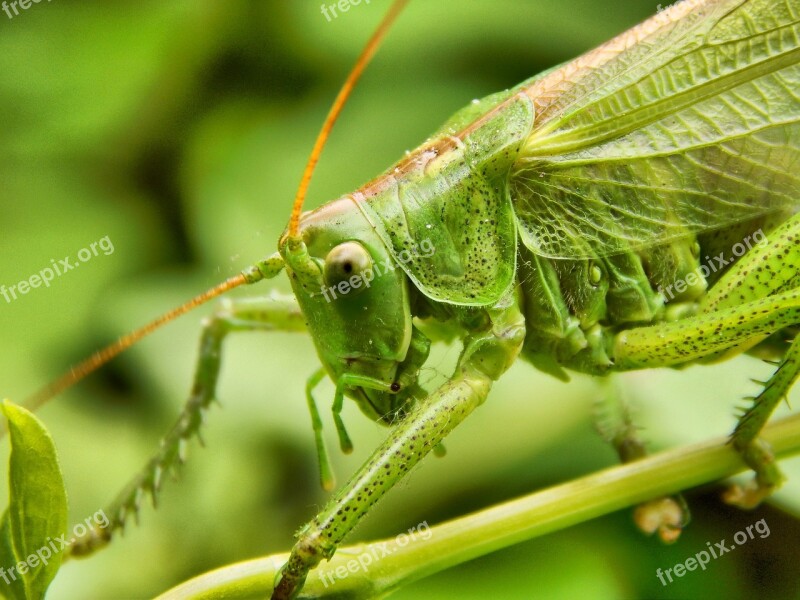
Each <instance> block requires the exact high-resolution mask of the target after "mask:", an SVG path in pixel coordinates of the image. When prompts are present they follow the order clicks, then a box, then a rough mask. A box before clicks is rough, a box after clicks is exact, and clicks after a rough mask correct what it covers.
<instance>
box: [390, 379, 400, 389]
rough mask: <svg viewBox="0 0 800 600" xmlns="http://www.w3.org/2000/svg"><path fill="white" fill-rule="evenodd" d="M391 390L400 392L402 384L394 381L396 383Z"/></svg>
mask: <svg viewBox="0 0 800 600" xmlns="http://www.w3.org/2000/svg"><path fill="white" fill-rule="evenodd" d="M391 390H392V391H393V392H399V391H400V384H399V383H397V382H396V381H395V382H394V383H393V384H392V385H391Z"/></svg>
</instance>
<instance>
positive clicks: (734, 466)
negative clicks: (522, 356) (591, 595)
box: [159, 415, 800, 600]
mask: <svg viewBox="0 0 800 600" xmlns="http://www.w3.org/2000/svg"><path fill="white" fill-rule="evenodd" d="M763 438H764V439H766V440H767V441H768V442H769V443H770V444H771V445H772V448H773V450H774V452H775V455H776V457H778V458H785V457H787V456H790V455H792V454H795V453H798V452H800V415H796V416H792V417H789V418H786V419H783V420H780V421H775V422H774V423H773V424H771V425H769V426H768V427H767V428H766V429H765V430H764V432H763ZM727 442H728V438H717V439H714V440H711V441H707V442H702V443H699V444H695V445H691V446H685V447H682V448H677V449H674V450H669V451H666V452H661V453H659V454H655V455H652V456H650V457H647V458H644V459H642V460H639V461H636V462H634V463H630V464H626V465H621V466H618V467H614V468H610V469H606V470H603V471H600V472H598V473H595V474H593V475H589V476H587V477H582V478H580V479H576V480H574V481H571V482H569V483H565V484H562V485H558V486H555V487H552V488H548V489H546V490H543V491H540V492H536V493H533V494H529V495H527V496H525V497H523V498H519V499H517V500H512V501H510V502H504V503H502V504H498V505H496V506H493V507H490V508H487V509H485V510H482V511H479V512H476V513H473V514H470V515H467V516H464V517H460V518H458V519H454V520H452V521H448V522H446V523H442V524H441V525H437V526H436V527H432V528H430V529H427V530H425V529H424V528H422V530H421V531H419V532H417V533H416V534H415V535H414V536H411V537H410V538H403V536H398V537H397V538H394V539H389V540H382V541H379V542H373V543H371V544H359V545H353V546H347V547H342V548H340V549H339V550H337V552H336V555H335V556H334V557H333V558H332V559H331V561H330V562H329V563H323V564H321V565H320V566H319V567H318V568H317V569H316V570H314V571H312V573H311V574H310V575H309V577H308V581H307V582H306V586H305V588H304V590H303V592H302V594H301V598H319V597H329V598H330V597H337V598H374V597H378V596H381V595H386V594H388V593H390V592H391V591H393V590H395V589H397V588H399V587H401V586H404V585H407V584H409V583H411V582H412V581H416V580H418V579H421V578H423V577H426V576H428V575H431V574H433V573H436V572H438V571H441V570H443V569H447V568H449V567H452V566H454V565H457V564H460V563H463V562H466V561H468V560H471V559H473V558H476V557H478V556H482V555H484V554H488V553H490V552H494V551H496V550H499V549H501V548H505V547H507V546H511V545H513V544H516V543H518V542H522V541H525V540H530V539H532V538H535V537H538V536H541V535H544V534H546V533H550V532H552V531H557V530H560V529H565V528H566V527H569V526H571V525H575V524H576V523H581V522H583V521H588V520H589V519H593V518H595V517H598V516H601V515H605V514H608V513H611V512H614V511H616V510H619V509H621V508H625V507H628V506H633V505H635V504H638V503H640V502H644V501H647V500H651V499H653V498H657V497H660V496H664V495H669V494H674V493H677V492H680V491H682V490H685V489H688V488H691V487H694V486H697V485H701V484H704V483H709V482H712V481H716V480H719V479H722V478H725V477H728V476H731V475H734V474H736V473H738V472H740V471H743V470H745V469H746V467H745V465H744V463H743V462H742V460H741V458H740V457H739V455H738V454H737V453H736V452H735V451H734V450H733V448H732V447H731V446H730V444H728V443H727ZM423 533H424V535H423ZM403 542H406V543H405V545H403ZM287 557H288V554H280V555H272V556H269V557H265V558H261V559H256V560H250V561H245V562H240V563H236V564H233V565H229V566H226V567H222V568H220V569H217V570H214V571H210V572H208V573H205V574H203V575H200V576H198V577H196V578H194V579H191V580H189V581H187V582H185V583H182V584H180V585H178V586H177V587H175V588H173V589H172V590H170V591H168V592H166V593H165V594H163V595H162V596H159V600H178V599H181V600H183V599H187V598H192V599H201V598H202V599H206V598H223V597H224V598H226V599H228V598H253V597H262V598H263V597H265V596H266V595H268V594H269V593H270V592H271V590H272V581H273V579H274V576H275V573H276V572H277V569H279V568H280V566H281V565H282V564H283V563H284V561H285V560H286V558H287ZM368 557H369V558H368ZM370 559H371V560H370ZM359 560H360V562H359ZM368 562H369V564H366V563H368ZM362 564H363V565H364V566H362Z"/></svg>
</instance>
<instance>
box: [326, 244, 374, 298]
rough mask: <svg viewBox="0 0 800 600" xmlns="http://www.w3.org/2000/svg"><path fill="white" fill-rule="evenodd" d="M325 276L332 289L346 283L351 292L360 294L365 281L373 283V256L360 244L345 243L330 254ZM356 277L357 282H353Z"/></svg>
mask: <svg viewBox="0 0 800 600" xmlns="http://www.w3.org/2000/svg"><path fill="white" fill-rule="evenodd" d="M324 275H325V283H326V284H327V285H328V286H330V287H335V286H338V285H339V284H340V283H342V282H344V281H346V282H347V287H348V291H349V292H351V293H356V292H360V291H361V290H363V289H364V287H365V286H363V285H362V284H363V283H364V282H365V280H368V281H372V277H373V273H372V256H371V255H370V253H369V252H368V251H367V249H366V248H364V246H362V245H361V244H359V243H358V242H344V243H343V244H339V245H338V246H336V247H335V248H334V249H333V250H331V251H330V252H328V256H326V257H325V269H324ZM354 276H355V277H356V280H353V277H354ZM354 281H356V284H355V285H354V284H353V282H354Z"/></svg>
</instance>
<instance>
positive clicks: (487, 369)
mask: <svg viewBox="0 0 800 600" xmlns="http://www.w3.org/2000/svg"><path fill="white" fill-rule="evenodd" d="M487 312H489V314H490V317H491V320H492V323H491V327H490V328H489V329H488V330H485V331H481V332H476V333H474V334H471V335H470V336H468V337H467V338H466V340H465V344H464V350H463V352H462V354H461V357H460V358H459V362H458V366H457V367H456V370H455V373H454V374H453V376H452V377H451V378H450V379H449V380H448V381H447V382H445V383H444V384H443V385H442V386H441V387H439V388H438V389H437V390H436V391H435V392H433V393H432V394H431V395H430V396H428V397H427V398H424V399H421V400H419V401H418V402H417V404H416V406H415V408H414V409H413V410H412V411H411V412H410V413H409V414H408V415H407V416H406V417H405V418H404V419H403V420H402V421H400V422H399V423H398V424H397V425H395V426H394V427H393V428H392V430H391V432H390V434H389V436H388V438H387V439H386V441H385V442H384V443H383V444H381V446H380V447H379V448H378V449H377V450H376V451H375V452H374V453H373V455H372V457H371V458H370V459H369V460H367V462H366V463H365V464H364V465H363V466H362V467H361V468H360V469H359V470H358V472H356V474H355V475H354V476H353V477H352V478H351V480H350V481H349V482H348V483H347V484H346V485H345V486H344V487H343V488H342V489H341V490H340V491H339V492H338V493H337V494H336V495H335V496H334V497H333V498H332V499H331V501H330V502H329V503H328V505H327V506H326V507H325V508H324V509H323V510H322V511H321V512H320V513H319V514H318V515H317V516H316V517H315V518H314V519H313V520H312V521H311V522H310V523H308V524H307V525H306V526H305V527H303V529H302V530H301V531H300V532H299V533H298V541H297V543H296V544H295V545H294V548H292V553H291V556H290V557H289V560H288V561H287V563H286V564H285V565H284V566H283V567H282V568H281V571H280V573H279V574H278V577H277V578H276V582H275V590H274V592H273V595H272V598H273V599H274V600H278V599H287V598H293V597H295V596H296V594H297V593H299V591H300V589H301V588H302V586H303V583H304V581H305V578H306V575H307V574H308V571H309V570H311V569H312V568H314V567H315V566H316V565H317V564H319V562H320V561H321V560H322V559H323V558H326V559H329V558H330V557H331V556H333V554H334V552H335V551H336V547H337V546H338V545H339V543H340V542H341V541H342V540H343V539H344V537H345V536H346V535H347V534H348V533H349V532H350V530H352V529H353V527H355V526H356V525H357V524H358V522H359V521H360V520H361V518H362V517H363V516H364V515H365V514H366V513H367V512H368V511H369V509H370V508H371V507H372V505H373V504H375V503H376V502H377V501H378V500H379V499H380V498H381V497H382V496H383V495H384V494H385V493H386V492H387V491H388V490H390V489H391V488H392V487H393V486H394V485H395V484H396V483H397V482H398V481H399V480H400V479H401V478H402V477H403V476H405V474H406V473H407V472H408V471H410V470H411V469H412V468H413V467H414V466H415V465H416V464H417V463H418V462H419V461H420V460H421V459H422V458H423V457H425V456H426V455H427V454H428V453H429V452H430V451H431V450H433V449H434V448H435V447H436V446H438V444H439V443H440V442H441V441H442V439H444V437H445V436H447V435H448V434H449V433H450V432H451V431H452V430H453V429H454V428H455V427H456V426H457V425H458V424H459V423H461V422H462V421H463V420H464V419H465V418H466V417H467V415H469V414H470V413H471V412H472V411H473V410H474V409H475V408H476V407H478V406H480V405H481V404H482V403H483V401H484V400H485V399H486V396H487V394H488V393H489V389H490V388H491V385H492V381H494V380H496V379H497V378H499V377H500V375H502V374H503V373H504V372H505V371H506V370H507V369H508V367H509V366H511V364H512V363H513V362H514V360H515V359H516V356H517V355H518V353H519V351H520V348H521V347H522V342H523V339H524V337H525V323H524V319H523V317H522V315H521V314H520V312H519V309H518V307H517V305H516V304H515V301H514V300H513V297H511V296H508V297H506V298H504V299H503V300H502V301H501V302H500V303H498V305H496V306H495V307H493V308H492V309H490V310H489V311H487Z"/></svg>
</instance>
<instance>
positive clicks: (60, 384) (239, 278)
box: [0, 0, 409, 437]
mask: <svg viewBox="0 0 800 600" xmlns="http://www.w3.org/2000/svg"><path fill="white" fill-rule="evenodd" d="M408 1H409V0H395V2H394V3H393V4H392V6H391V7H390V8H389V11H388V12H387V13H386V16H384V18H383V21H381V23H380V25H378V28H377V29H376V30H375V33H373V34H372V37H371V38H370V39H369V41H368V42H367V45H366V46H365V47H364V50H363V51H362V52H361V55H360V56H359V57H358V60H357V61H356V64H355V65H354V66H353V69H352V71H350V75H349V76H348V77H347V79H346V80H345V82H344V84H343V85H342V89H341V90H339V94H338V95H337V96H336V99H335V100H334V102H333V106H331V110H330V112H329V113H328V116H327V118H326V119H325V122H324V123H323V124H322V129H321V130H320V132H319V135H318V136H317V141H316V142H315V143H314V148H313V149H312V150H311V155H310V156H309V159H308V163H307V164H306V168H305V171H304V172H303V177H302V179H301V180H300V185H299V187H298V189H297V195H296V196H295V199H294V205H293V207H292V216H291V218H290V220H289V236H290V237H293V238H296V237H297V229H298V225H299V223H300V214H301V212H302V210H303V200H304V199H305V196H306V191H307V190H308V184H309V182H310V181H311V175H312V174H313V172H314V167H315V166H316V164H317V161H318V160H319V156H320V154H321V153H322V149H323V147H324V146H325V142H326V141H327V140H328V136H329V135H330V132H331V129H332V128H333V125H334V123H335V122H336V119H337V118H338V116H339V113H341V112H342V108H343V107H344V105H345V103H346V102H347V99H348V98H349V96H350V94H351V92H352V91H353V88H354V87H355V85H356V83H357V82H358V80H359V78H360V77H361V74H362V73H363V72H364V69H365V67H366V66H367V64H369V61H370V60H371V59H372V57H373V56H374V55H375V52H376V51H377V50H378V47H379V46H380V44H381V42H382V41H383V39H384V38H385V37H386V33H387V32H388V31H389V28H390V27H391V25H392V23H394V21H395V19H396V18H397V16H398V15H399V14H400V11H402V10H403V8H404V7H405V5H406V4H408ZM282 265H283V261H282V259H281V257H280V255H278V254H275V255H273V256H271V257H269V258H267V259H266V260H264V261H262V262H260V263H257V264H256V265H254V266H252V267H249V268H248V269H245V270H244V271H242V273H239V274H238V275H235V276H234V277H231V278H229V279H227V280H225V281H224V282H222V283H220V284H219V285H217V286H214V287H213V288H211V289H209V290H206V291H205V292H203V293H202V294H200V295H198V296H196V297H194V298H192V299H191V300H189V301H188V302H186V303H184V304H182V305H181V306H178V307H177V308H174V309H172V310H171V311H169V312H166V313H164V314H163V315H161V316H160V317H158V318H157V319H155V320H153V321H151V322H150V323H148V324H147V325H145V326H144V327H141V328H139V329H137V330H135V331H133V332H131V333H129V334H127V335H124V336H122V337H121V338H119V339H118V340H117V341H116V342H114V343H113V344H110V345H109V346H106V347H105V348H103V349H102V350H98V351H97V352H95V353H94V354H92V355H91V356H90V357H89V358H87V359H86V360H84V361H82V362H80V363H78V364H77V365H75V366H74V367H72V368H71V369H70V370H69V371H68V372H67V373H65V374H64V375H62V376H61V377H59V378H58V379H56V380H55V381H53V382H51V383H50V384H48V385H46V386H45V387H43V388H42V389H40V390H39V391H38V392H36V393H35V394H33V395H32V396H29V397H28V398H27V399H26V400H25V402H24V403H23V405H24V406H25V407H26V408H28V409H30V410H36V409H37V408H39V407H40V406H41V405H43V404H44V403H45V402H47V401H48V400H50V399H51V398H53V397H54V396H57V395H58V394H60V393H61V392H63V391H64V390H66V389H68V388H70V387H72V386H73V385H75V384H76V383H77V382H78V381H80V380H81V379H83V378H84V377H86V376H87V375H89V374H90V373H92V372H94V371H96V370H97V369H99V368H100V367H102V366H103V365H104V364H106V363H107V362H109V361H110V360H111V359H113V358H114V357H116V356H117V355H119V354H120V353H122V352H124V351H125V350H127V349H128V348H130V347H131V346H133V345H134V344H135V343H136V342H138V341H139V340H141V339H142V338H143V337H146V336H148V335H150V334H151V333H153V332H154V331H155V330H156V329H159V328H160V327H162V326H163V325H166V324H167V323H169V322H170V321H173V320H175V319H177V318H178V317H180V316H181V315H184V314H186V313H187V312H189V311H191V310H193V309H195V308H197V307H198V306H200V305H201V304H205V303H206V302H208V301H209V300H213V299H214V298H216V297H217V296H220V295H222V294H224V293H225V292H228V291H230V290H232V289H234V288H237V287H239V286H240V285H244V284H249V283H255V282H256V281H260V280H261V279H269V278H271V277H274V276H275V275H277V273H278V272H279V271H280V270H281V268H282ZM3 433H4V431H3V429H2V426H0V437H2V435H3Z"/></svg>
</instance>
